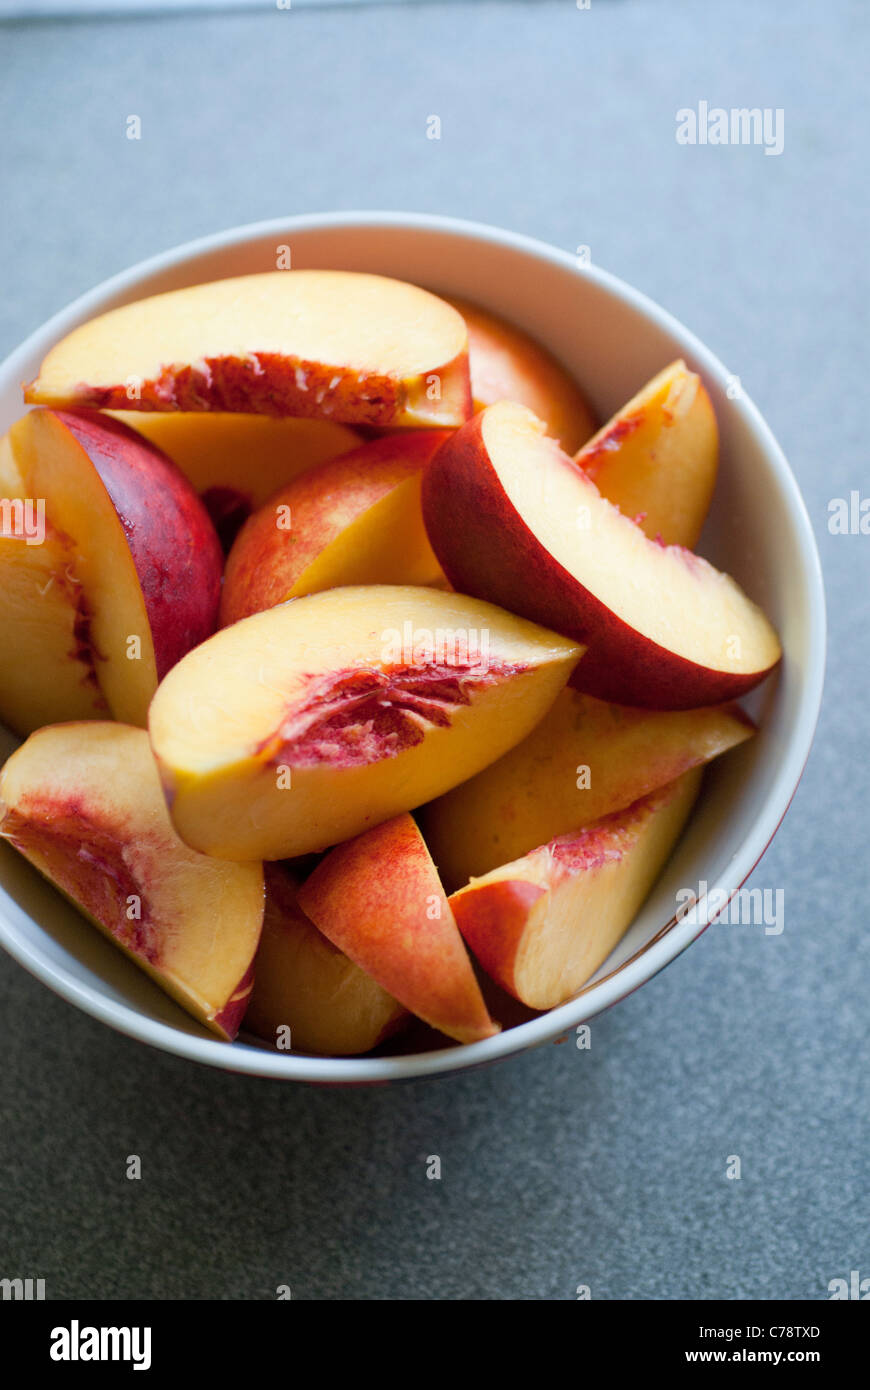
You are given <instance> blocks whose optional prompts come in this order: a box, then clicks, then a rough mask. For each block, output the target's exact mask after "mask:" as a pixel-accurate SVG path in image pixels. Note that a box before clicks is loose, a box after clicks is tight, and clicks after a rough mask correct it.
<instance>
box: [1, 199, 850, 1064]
mask: <svg viewBox="0 0 870 1390" xmlns="http://www.w3.org/2000/svg"><path fill="white" fill-rule="evenodd" d="M281 245H289V246H290V247H291V251H292V263H293V266H294V268H300V267H321V268H336V269H344V270H364V271H375V272H378V273H380V274H383V275H391V276H395V277H398V278H400V279H407V280H412V281H416V282H417V283H419V284H421V285H425V286H427V287H428V288H430V289H433V290H436V291H442V292H444V293H450V294H455V295H461V296H465V297H467V298H469V299H474V300H477V301H478V302H479V303H481V304H483V305H486V306H488V307H489V308H491V309H493V310H495V311H496V312H498V313H500V314H503V315H504V316H505V317H506V318H509V319H512V320H514V321H515V322H516V323H518V324H520V325H521V326H522V327H524V328H526V329H528V330H529V331H530V332H531V333H533V334H534V335H535V336H536V337H538V338H540V339H541V341H542V342H544V343H545V344H547V346H548V347H549V348H550V349H551V350H552V351H553V352H554V353H555V354H556V356H557V357H559V358H560V359H561V360H562V362H564V364H565V365H566V366H567V367H568V369H569V370H570V371H571V372H573V373H574V374H575V375H576V377H577V379H578V380H579V381H580V383H581V384H582V386H583V388H584V390H585V391H586V392H587V394H588V395H589V397H590V399H591V402H592V405H593V407H594V409H595V410H596V411H597V413H598V416H599V417H600V419H602V420H604V419H605V418H607V416H608V415H610V414H611V413H612V412H613V411H614V410H616V409H617V408H618V407H619V406H620V405H622V404H623V402H624V401H626V400H627V399H628V398H629V397H630V396H631V395H632V394H633V393H634V392H635V391H636V390H637V389H638V388H639V387H640V386H641V385H642V384H643V382H644V381H645V380H646V379H647V378H649V377H651V376H652V375H653V374H654V373H655V372H657V371H658V370H659V369H660V368H661V367H663V366H664V365H665V364H666V363H667V362H669V361H671V360H672V359H673V358H675V357H678V356H683V357H685V358H686V360H687V361H688V363H689V365H690V366H691V367H693V368H694V369H696V370H697V371H699V372H700V373H701V374H702V376H703V377H704V380H705V382H706V385H707V388H708V390H709V392H710V394H711V397H712V399H713V403H714V406H715V408H716V411H717V415H718V418H719V423H720V428H721V437H722V463H721V469H720V478H719V482H718V484H717V489H716V496H715V499H714V503H713V507H712V511H711V514H710V518H709V521H708V524H707V527H706V530H705V533H704V537H703V538H702V542H701V546H700V549H701V551H702V552H703V553H704V554H705V555H706V556H707V557H708V558H709V559H710V560H712V561H713V562H714V563H715V564H717V565H719V566H720V567H721V568H723V569H726V570H729V571H730V572H731V573H732V574H734V575H735V576H736V578H737V579H738V580H739V581H740V583H741V584H742V585H743V586H744V587H745V588H746V589H747V591H748V592H749V594H750V595H751V596H752V597H753V598H755V599H756V600H757V601H758V602H759V603H760V604H761V605H762V606H763V608H764V609H765V611H766V612H767V613H768V614H769V616H770V617H771V619H772V620H773V622H774V623H775V624H776V626H777V628H778V630H779V633H780V635H781V637H782V642H783V647H784V651H785V658H784V662H783V665H782V668H781V670H780V672H779V674H778V676H777V677H776V678H775V679H773V680H771V681H769V682H768V683H767V685H766V686H765V687H764V688H763V689H762V690H761V691H758V692H755V697H754V702H753V704H752V708H753V712H754V713H755V714H756V716H758V717H760V718H761V720H762V724H761V731H760V733H759V735H758V737H757V738H754V739H752V740H750V741H749V743H748V744H746V745H744V746H743V747H741V748H740V749H738V750H737V751H736V752H734V753H731V754H730V755H729V757H728V758H727V759H725V760H723V761H722V762H721V763H717V764H715V765H714V766H713V767H712V768H711V769H709V771H708V773H707V777H706V779H705V784H704V789H703V793H702V797H701V800H700V802H699V804H698V806H697V808H696V810H695V813H694V816H693V818H692V820H691V822H690V824H689V826H688V828H687V830H686V833H685V834H684V836H683V838H682V840H681V842H680V844H679V846H678V848H677V850H676V852H675V854H674V856H673V857H672V859H671V861H670V863H669V864H668V866H667V868H666V870H665V872H664V874H663V876H662V878H661V879H660V880H659V882H658V884H657V886H656V888H655V889H654V891H653V893H652V895H651V896H650V898H649V899H648V901H647V903H646V904H645V906H644V908H643V910H642V911H641V913H640V915H639V916H638V918H637V920H636V921H635V923H634V925H633V926H632V928H631V930H630V931H629V932H628V934H627V935H626V937H625V938H624V939H623V941H622V942H621V943H620V945H619V947H618V948H617V949H616V950H615V951H614V952H613V954H612V955H611V957H610V958H609V960H608V961H607V962H606V963H605V965H604V966H603V967H602V968H601V970H599V971H598V973H597V975H596V976H595V978H594V980H593V981H592V982H591V983H590V984H589V985H587V987H586V988H585V989H584V990H583V991H582V993H581V994H580V995H579V996H578V997H577V998H575V999H573V1000H572V1001H571V1002H570V1003H567V1004H564V1005H562V1006H561V1007H560V1008H558V1009H554V1010H552V1011H551V1012H550V1013H548V1014H544V1015H542V1016H541V1017H538V1018H535V1019H534V1020H533V1021H531V1022H528V1023H523V1024H520V1025H519V1026H517V1027H515V1028H512V1029H509V1030H506V1031H505V1032H503V1033H501V1034H500V1035H499V1036H498V1037H495V1038H490V1039H488V1040H487V1041H485V1042H480V1043H475V1044H473V1045H471V1046H467V1047H456V1046H446V1047H445V1048H444V1049H443V1050H438V1051H432V1052H426V1053H417V1054H411V1055H405V1056H402V1055H393V1056H388V1057H369V1058H365V1057H363V1058H347V1059H339V1058H326V1057H309V1056H305V1055H301V1054H294V1053H283V1052H277V1051H275V1050H273V1049H270V1048H267V1047H266V1046H265V1045H257V1044H256V1043H255V1042H253V1041H251V1042H245V1041H237V1042H236V1043H234V1044H232V1045H231V1046H230V1045H228V1044H226V1043H222V1042H220V1041H218V1040H217V1039H215V1038H213V1037H212V1036H211V1035H210V1034H209V1033H208V1032H207V1031H206V1030H205V1029H204V1028H201V1027H200V1026H198V1025H197V1024H196V1023H195V1022H194V1021H193V1020H192V1019H191V1018H189V1017H188V1016H187V1015H186V1014H185V1013H184V1012H183V1011H182V1010H181V1009H180V1008H178V1007H177V1006H176V1005H175V1004H174V1003H173V1002H172V1001H171V1000H170V999H169V998H168V997H167V996H165V995H164V994H163V993H162V992H161V991H160V990H159V989H158V988H157V986H156V985H154V984H152V983H151V982H150V981H149V980H148V979H147V978H146V977H145V976H144V975H142V974H141V973H140V972H139V971H138V970H137V969H136V968H135V966H133V965H132V964H131V963H129V962H128V961H127V960H125V959H124V957H122V955H121V954H120V952H118V951H116V950H115V949H114V948H113V947H112V945H111V944H110V943H109V942H107V941H105V940H104V939H103V938H102V937H101V936H100V934H99V933H98V932H96V931H95V930H94V929H93V928H92V927H91V926H90V925H89V924H87V923H86V922H84V921H83V920H82V919H81V918H80V917H79V915H78V914H77V913H76V912H75V911H74V909H73V908H71V907H70V906H69V905H68V904H67V903H66V902H65V901H64V900H63V899H62V898H61V897H60V895H59V894H57V893H56V892H55V891H54V890H53V889H52V888H51V887H49V885H48V884H46V883H45V882H44V881H43V880H42V879H41V878H40V877H39V875H38V874H37V873H36V872H35V870H32V869H31V868H30V866H29V865H27V864H25V863H24V862H23V861H22V860H20V859H19V858H18V856H17V855H16V854H15V852H14V851H13V850H11V849H10V848H9V847H8V846H5V845H3V846H2V847H0V850H2V853H0V941H2V944H3V945H4V946H5V947H6V949H7V950H8V951H9V952H10V954H11V955H13V956H14V957H15V959H16V960H18V961H19V962H20V963H21V964H22V965H23V966H25V967H26V968H27V969H28V970H30V971H31V972H32V973H33V974H34V975H36V976H37V977H38V978H39V979H40V980H42V981H43V982H44V983H45V984H47V985H49V986H50V987H51V988H52V989H54V990H56V992H57V993H58V994H60V995H61V996H62V997H63V998H64V999H67V1000H68V1001H70V1002H71V1003H73V1004H76V1005H78V1007H79V1008H81V1009H84V1010H85V1012H87V1013H89V1014H91V1015H93V1016H94V1017H95V1018H99V1019H102V1021H103V1022H104V1023H108V1024H111V1026H112V1027H113V1028H117V1029H118V1030H119V1031H120V1032H122V1033H126V1034H128V1035H129V1036H130V1037H133V1038H139V1039H140V1040H142V1041H143V1042H147V1043H151V1044H152V1045H153V1046H155V1047H160V1048H164V1049H166V1050H167V1051H169V1052H174V1053H177V1054H178V1055H179V1056H182V1057H190V1058H193V1059H194V1060H196V1061H198V1062H207V1063H209V1064H210V1065H212V1066H217V1067H224V1068H226V1069H229V1070H233V1071H239V1072H247V1073H249V1074H251V1075H257V1076H271V1077H276V1078H282V1079H284V1080H292V1081H308V1082H319V1083H327V1084H329V1083H332V1084H336V1083H339V1084H348V1083H350V1084H353V1083H371V1082H384V1081H392V1080H397V1079H410V1078H413V1077H421V1076H432V1075H436V1074H439V1073H444V1072H451V1071H458V1070H462V1069H464V1068H466V1067H474V1066H479V1065H482V1064H483V1063H486V1062H492V1061H495V1060H497V1059H498V1058H500V1057H507V1056H509V1055H510V1054H511V1053H515V1052H520V1051H523V1050H524V1049H526V1048H529V1047H534V1046H537V1045H538V1044H539V1043H543V1042H548V1041H551V1040H555V1039H558V1038H560V1037H563V1036H565V1035H566V1034H567V1033H568V1032H569V1031H570V1030H571V1029H573V1028H574V1027H576V1026H577V1025H578V1024H580V1023H582V1022H583V1021H584V1020H587V1019H589V1018H591V1017H592V1016H593V1015H595V1014H597V1013H600V1011H601V1010H602V1009H605V1008H607V1007H608V1006H609V1005H611V1004H614V1003H615V1002H616V1001H617V1000H619V999H622V998H624V997H625V995H627V994H629V993H630V992H631V991H632V990H635V989H637V988H638V986H639V985H642V984H643V983H644V982H645V981H646V980H648V979H650V978H651V977H652V976H653V975H655V974H656V973H657V972H658V971H659V970H661V969H662V967H663V966H665V965H667V964H668V962H669V961H671V960H673V959H674V957H675V956H677V955H678V954H679V953H680V952H681V951H682V950H684V949H685V947H686V946H688V945H689V944H690V942H691V941H693V940H694V939H695V937H697V936H699V935H700V933H701V931H703V929H704V927H705V926H706V925H708V922H707V918H706V916H704V915H702V914H701V913H700V912H699V917H698V920H696V921H692V919H691V918H685V919H684V920H683V921H680V922H676V921H675V919H674V909H675V903H676V901H677V899H676V897H675V895H676V892H677V890H678V889H679V888H694V889H697V886H698V884H699V883H700V881H701V880H705V881H706V882H707V883H708V884H709V888H710V891H711V892H712V890H713V889H724V890H725V891H726V892H728V893H729V894H730V893H733V892H734V891H735V890H736V889H737V888H738V887H739V886H740V884H741V883H742V882H743V881H744V880H745V878H746V877H747V876H748V874H749V873H750V872H751V871H752V869H753V868H754V867H755V865H756V863H757V862H758V860H759V858H760V857H761V855H762V854H763V853H764V851H765V849H766V848H767V846H768V844H769V843H770V841H771V839H772V837H773V835H774V834H775V832H776V830H777V828H778V826H779V824H780V821H781V820H782V817H783V815H784V814H785V811H786V809H787V807H788V804H789V801H790V800H791V797H792V795H793V793H794V790H795V788H796V786H797V784H798V781H799V779H800V776H801V772H802V771H803V767H804V764H805V762H806V758H807V755H808V753H809V748H810V744H811V741H812V737H813V731H814V728H815V724H816V719H817V715H818V710H819V704H820V701H821V693H822V681H823V673H824V659H825V615H824V594H823V589H822V580H821V572H820V568H819V561H818V555H817V552H816V546H815V541H814V538H813V534H812V530H811V528H810V524H809V521H808V518H807V515H806V511H805V509H804V505H803V502H802V500H801V497H800V494H799V492H798V489H797V486H796V484H795V480H794V478H793V476H792V474H791V472H790V470H789V467H788V464H787V463H786V460H785V458H784V456H783V454H782V451H781V450H780V448H779V446H778V445H777V443H776V440H775V439H774V438H773V436H772V434H771V432H770V430H769V429H768V428H767V426H766V424H765V423H764V421H763V419H762V418H761V416H760V414H759V413H758V411H757V410H756V408H755V406H754V405H753V404H752V403H751V401H749V400H747V399H746V397H745V396H738V398H737V399H730V398H729V392H728V383H729V377H728V374H727V372H726V370H725V368H724V367H723V365H722V364H721V362H719V361H718V360H717V359H716V358H715V357H714V356H713V355H712V353H710V352H708V350H707V349H706V348H705V347H704V346H703V344H702V343H700V342H699V341H698V340H697V339H696V338H694V337H693V336H692V334H691V333H689V332H688V330H687V329H685V328H683V327H682V326H681V325H680V324H679V323H678V322H676V320H675V319H673V318H671V317H670V316H669V315H668V314H666V313H665V312H664V311H663V310H662V309H659V308H658V307H657V306H656V305H655V304H653V303H651V302H650V300H648V299H646V298H644V296H643V295H641V294H638V292H637V291H636V290H633V289H631V288H630V287H629V286H628V285H625V284H623V283H622V282H621V281H619V280H617V279H615V278H614V277H613V276H611V275H608V274H606V273H605V272H603V271H601V270H598V269H597V268H595V267H585V266H582V265H579V264H578V263H577V261H576V260H575V259H574V257H573V256H570V255H568V254H566V253H565V252H564V251H557V250H555V249H553V248H552V247H550V246H546V245H544V244H542V243H541V242H538V241H532V240H530V239H529V238H527V237H522V236H516V235H514V234H512V233H510V232H504V231H499V230H497V229H495V228H492V227H485V226H480V225H478V224H475V223H470V222H460V221H456V220H454V219H451V218H444V217H430V216H426V215H414V214H407V213H337V214H329V215H312V216H307V217H295V218H288V219H287V220H286V221H276V222H262V223H258V224H255V225H252V226H248V227H242V228H239V229H237V230H235V231H230V232H226V233H223V234H221V235H218V236H213V237H207V238H205V239H204V240H202V241H196V242H191V243H189V244H188V245H186V246H182V247H179V248H178V249H177V250H174V251H169V252H167V253H166V254H165V255H163V256H158V257H155V258H154V259H153V260H150V261H146V262H144V263H143V264H142V265H139V266H135V267H134V268H133V269H132V270H128V271H126V272H125V273H124V274H122V275H117V276H115V277H114V279H112V280H108V281H106V283H105V284H103V285H100V286H98V288H97V289H95V290H92V291H91V293H89V294H86V295H84V296H83V297H82V298H81V299H78V300H77V301H76V302H75V303H74V304H72V305H71V306H70V307H69V308H68V309H65V310H64V311H63V312H62V313H60V314H57V315H56V316H55V317H54V318H53V319H51V320H50V321H49V322H48V323H47V324H45V326H44V327H43V328H40V329H39V330H38V331H37V332H36V333H34V334H33V335H32V337H30V338H29V339H28V340H27V342H26V343H24V344H23V345H22V346H21V347H20V348H19V349H18V351H17V352H15V353H13V355H12V356H11V357H10V358H8V359H7V361H6V362H5V363H4V364H3V366H2V368H0V429H2V430H5V429H7V428H8V426H9V425H10V424H11V423H12V421H13V420H14V419H16V418H17V416H18V415H20V414H21V411H22V404H21V390H20V383H21V382H22V381H24V380H27V379H28V378H30V377H32V376H34V375H35V373H36V369H37V368H38V366H39V363H40V361H41V359H42V357H43V356H44V354H45V353H46V351H47V350H48V348H50V347H51V346H52V344H53V343H55V342H56V341H57V340H58V339H59V338H61V337H63V336H64V334H66V333H68V332H69V331H70V330H71V329H72V328H75V327H76V325H77V324H80V323H82V322H84V321H85V320H86V319H89V318H92V317H93V316H94V315H95V314H100V313H102V312H103V311H104V310H106V309H111V308H114V307H115V306H116V305H118V304H125V303H127V302H128V301H129V300H133V299H140V298H142V297H143V296H145V295H149V294H156V293H158V292H160V291H162V290H170V289H176V288H178V287H179V286H182V285H190V284H196V283H197V282H200V281H205V280H214V279H219V278H221V277H224V276H231V275H243V274H248V273H250V272H252V271H261V270H267V269H273V268H274V267H275V264H276V256H277V248H278V247H279V246H281ZM730 394H731V395H733V387H732V390H731V393H730ZM10 746H11V745H10ZM3 752H4V755H5V750H3ZM701 907H702V908H703V903H702V904H701Z"/></svg>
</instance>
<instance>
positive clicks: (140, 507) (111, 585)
mask: <svg viewBox="0 0 870 1390" xmlns="http://www.w3.org/2000/svg"><path fill="white" fill-rule="evenodd" d="M10 438H11V441H12V445H13V449H14V452H15V456H16V459H17V461H18V463H19V466H20V468H21V473H22V477H23V480H24V485H25V488H26V491H27V495H28V496H29V497H32V498H43V499H44V500H45V514H46V519H47V521H48V522H49V523H50V525H51V527H52V529H53V531H55V532H60V533H63V536H64V537H65V540H66V543H68V544H69V546H70V548H71V551H73V552H74V555H75V558H76V562H77V563H76V565H75V569H74V571H73V569H72V568H71V567H70V568H67V569H64V571H63V574H64V577H65V578H66V579H68V580H69V581H70V582H72V583H74V584H80V585H81V596H80V599H79V603H78V606H79V608H80V610H81V611H82V612H83V613H84V614H85V615H86V622H85V621H79V622H78V624H77V627H76V634H77V642H76V646H75V649H74V652H73V656H74V657H75V659H76V660H84V659H87V660H88V661H89V662H90V663H91V666H92V668H93V671H94V673H95V675H96V680H97V683H98V685H99V689H100V691H101V692H102V694H103V695H104V697H105V699H106V702H107V704H108V707H109V709H110V711H111V713H112V714H113V715H114V717H115V718H116V719H120V720H122V721H123V722H125V723H129V724H144V723H145V719H146V717H147V711H148V704H149V701H150V699H151V696H152V695H153V693H154V690H155V689H156V686H157V682H158V680H160V678H161V677H162V676H163V675H165V673H166V672H167V671H168V670H169V668H170V667H171V666H172V665H173V664H174V663H175V662H176V661H177V660H178V658H179V657H180V656H183V655H184V653H185V652H186V651H188V650H189V649H190V647H192V646H195V645H196V644H197V643H198V642H201V641H202V640H203V639H204V638H205V637H208V636H209V634H210V633H211V632H213V631H214V628H215V625H216V622H217V612H218V604H219V600H220V583H221V570H222V567H223V556H222V554H221V549H220V544H219V542H218V538H217V535H216V534H215V530H214V527H213V526H212V524H211V522H210V520H209V518H208V515H207V513H206V511H205V508H204V507H203V505H202V503H201V501H200V500H199V498H198V497H197V495H196V493H195V492H194V490H193V488H192V487H191V485H190V483H189V482H188V481H187V479H186V478H185V477H184V476H183V475H182V474H181V473H180V472H179V470H178V469H177V468H176V467H175V465H174V464H173V463H171V462H170V460H169V459H168V458H166V456H165V455H164V454H162V453H161V452H160V451H159V449H155V448H154V446H153V445H152V444H149V443H148V442H147V440H144V439H142V438H140V437H139V436H138V435H137V434H135V433H134V431H133V430H130V429H127V427H126V426H125V425H121V424H119V423H118V421H117V420H112V419H109V418H107V417H105V416H100V415H97V414H95V413H93V412H87V411H52V410H35V411H31V412H30V413H29V414H27V415H25V416H24V417H23V418H22V419H21V420H19V421H18V422H17V423H16V424H15V425H13V427H12V430H11V431H10ZM33 549H34V550H35V549H36V547H33ZM50 601H52V602H54V599H53V598H52V599H50ZM54 664H56V663H55V659H54V658H53V657H52V656H51V654H50V653H49V651H48V650H47V651H46V655H45V658H44V659H40V664H39V668H38V669H39V679H40V680H45V679H48V680H51V678H52V677H51V669H52V666H53V665H54Z"/></svg>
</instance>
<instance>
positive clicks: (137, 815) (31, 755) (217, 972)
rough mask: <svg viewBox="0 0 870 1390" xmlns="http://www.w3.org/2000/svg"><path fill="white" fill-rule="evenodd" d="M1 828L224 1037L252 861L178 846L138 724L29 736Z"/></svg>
mask: <svg viewBox="0 0 870 1390" xmlns="http://www.w3.org/2000/svg"><path fill="white" fill-rule="evenodd" d="M0 835H2V836H3V838H4V839H6V840H8V841H9V843H10V844H12V845H14V846H15V848H16V849H17V850H19V851H20V853H21V854H23V855H24V857H25V858H26V859H28V860H29V861H30V863H31V864H33V865H34V866H35V867H36V868H37V869H38V870H39V871H40V873H41V874H43V875H44V876H45V877H46V878H47V879H49V880H50V882H51V883H53V884H54V885H55V887H57V888H59V889H60V890H61V892H62V893H64V894H65V895H66V896H67V897H68V898H69V899H70V900H71V901H72V902H73V903H75V904H76V906H77V907H79V908H80V909H81V911H82V912H84V913H85V915H86V916H87V917H89V918H90V920H91V921H92V922H94V923H96V925H97V926H98V927H99V928H100V929H101V930H102V931H103V932H104V933H105V934H106V935H107V936H108V937H109V938H110V939H111V940H112V941H113V942H114V943H115V945H116V946H120V947H121V949H122V950H123V951H124V952H125V953H126V954H127V955H128V956H129V957H130V958H131V959H132V960H134V961H135V963H136V964H137V965H138V966H140V967H141V968H142V969H143V970H144V971H146V972H147V974H149V975H150V976H151V977H152V979H154V980H156V981H157V983H158V984H159V985H161V986H162V987H163V989H165V990H166V991H167V992H168V993H169V994H171V995H172V996H173V998H175V999H176V1000H177V1001H178V1002H179V1003H180V1004H181V1005H182V1006H183V1007H184V1008H185V1009H187V1011H188V1012H189V1013H191V1014H193V1016H194V1018H197V1019H199V1020H200V1022H201V1023H204V1024H205V1025H206V1026H207V1027H208V1028H210V1029H211V1030H212V1031H213V1032H215V1033H217V1034H218V1036H219V1037H222V1038H233V1037H234V1036H235V1034H236V1032H237V1031H238V1027H239V1022H240V1020H241V1017H242V1014H243V1013H244V1011H245V1007H246V1005H247V1002H248V996H249V994H250V990H251V978H252V975H251V969H252V962H253V959H254V953H255V951H256V949H257V941H258V939H259V936H260V926H261V922H262V917H263V873H262V867H261V865H260V864H227V863H221V862H220V861H219V860H217V859H209V858H207V857H206V856H205V855H202V854H195V853H194V852H193V850H191V849H188V847H187V845H183V844H182V843H181V841H180V840H179V838H178V836H177V835H176V834H175V831H174V830H173V828H172V825H171V822H170V820H169V815H168V813H167V810H166V804H165V802H164V799H163V794H162V791H161V788H160V780H159V778H158V776H157V768H156V767H155V765H154V758H153V756H152V754H151V749H150V747H149V745H148V735H147V734H146V732H145V730H144V729H132V728H128V727H126V726H125V725H123V724H111V723H102V722H94V723H90V724H74V723H71V724H55V725H52V726H50V727H48V728H45V729H40V730H38V732H37V733H35V734H31V736H30V738H29V739H28V740H27V742H26V743H24V744H22V746H21V747H20V748H19V749H17V750H16V752H14V753H13V754H12V756H11V757H10V758H9V759H8V761H7V762H6V764H5V765H4V767H3V770H2V773H0Z"/></svg>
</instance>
